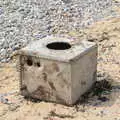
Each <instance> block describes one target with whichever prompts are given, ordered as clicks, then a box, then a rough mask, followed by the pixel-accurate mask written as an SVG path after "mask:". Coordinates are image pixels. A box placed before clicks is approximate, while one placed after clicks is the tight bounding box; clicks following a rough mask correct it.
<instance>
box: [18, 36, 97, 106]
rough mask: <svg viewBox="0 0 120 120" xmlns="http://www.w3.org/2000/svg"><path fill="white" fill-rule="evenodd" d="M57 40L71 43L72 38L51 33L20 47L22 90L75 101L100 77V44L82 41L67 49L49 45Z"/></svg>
mask: <svg viewBox="0 0 120 120" xmlns="http://www.w3.org/2000/svg"><path fill="white" fill-rule="evenodd" d="M56 41H58V42H67V43H69V44H71V39H67V38H59V37H52V36H49V37H46V38H44V39H42V40H39V41H36V42H33V43H32V44H30V45H28V46H27V47H26V48H23V49H22V50H21V51H19V55H20V56H19V60H20V62H19V64H20V66H19V67H20V68H19V69H20V81H21V82H20V84H21V93H22V94H23V95H24V96H31V97H33V98H37V99H41V100H45V101H53V102H57V103H62V104H67V105H71V104H74V103H75V102H76V101H77V100H78V99H79V97H80V96H81V95H82V94H83V93H85V92H86V91H87V90H88V89H89V88H90V87H91V86H92V84H93V83H94V82H95V80H96V68H97V46H96V44H95V43H92V42H88V41H81V42H80V43H77V44H71V48H70V49H66V50H53V49H48V48H47V47H46V45H47V44H49V43H51V42H56Z"/></svg>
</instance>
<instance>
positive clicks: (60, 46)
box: [47, 42, 71, 50]
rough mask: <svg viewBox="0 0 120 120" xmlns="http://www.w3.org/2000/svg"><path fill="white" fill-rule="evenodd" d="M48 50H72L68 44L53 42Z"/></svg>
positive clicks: (48, 46)
mask: <svg viewBox="0 0 120 120" xmlns="http://www.w3.org/2000/svg"><path fill="white" fill-rule="evenodd" d="M47 48H49V49H53V50H66V49H70V48H71V45H70V44H69V43H67V42H52V43H49V44H47Z"/></svg>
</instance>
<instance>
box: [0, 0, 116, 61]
mask: <svg viewBox="0 0 120 120" xmlns="http://www.w3.org/2000/svg"><path fill="white" fill-rule="evenodd" d="M111 3H112V2H111V0H11V1H10V0H0V62H8V61H9V60H10V56H11V54H12V53H13V52H14V51H16V50H18V49H20V48H22V47H24V46H25V45H27V44H28V43H29V42H31V41H33V40H38V39H40V38H43V37H45V36H47V35H51V34H67V33H68V32H69V31H72V30H78V29H81V28H85V27H87V26H88V25H90V24H92V23H94V22H96V21H98V20H101V19H102V18H104V17H106V16H109V15H110V14H111V13H112V14H113V15H114V12H111ZM115 3H116V2H115Z"/></svg>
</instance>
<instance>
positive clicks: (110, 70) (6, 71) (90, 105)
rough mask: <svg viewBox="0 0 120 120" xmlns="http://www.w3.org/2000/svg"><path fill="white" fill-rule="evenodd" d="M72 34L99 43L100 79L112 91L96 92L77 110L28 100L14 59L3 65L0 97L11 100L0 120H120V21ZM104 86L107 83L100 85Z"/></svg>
mask: <svg viewBox="0 0 120 120" xmlns="http://www.w3.org/2000/svg"><path fill="white" fill-rule="evenodd" d="M116 10H118V11H119V9H116ZM69 35H71V36H77V37H78V38H79V37H80V38H84V39H88V40H89V41H94V42H96V43H97V44H98V47H99V50H98V80H99V79H100V80H101V81H108V82H109V84H110V85H111V86H112V89H111V88H110V89H109V87H106V85H105V86H104V88H106V89H105V90H103V91H102V92H101V93H100V95H98V94H95V95H93V93H94V91H92V92H91V93H90V94H89V95H88V97H87V98H85V100H84V101H83V102H81V101H80V102H78V104H77V105H75V106H73V107H67V106H63V105H59V104H55V103H46V102H43V101H42V102H40V101H34V100H28V99H24V98H23V97H22V96H21V95H20V94H19V79H18V73H17V72H16V66H15V60H13V61H11V62H10V63H6V64H0V95H3V94H4V97H3V98H6V99H5V100H7V99H8V101H5V100H3V102H4V103H3V102H1V103H0V120H63V119H64V120H120V19H119V18H114V19H111V20H105V21H102V22H98V23H96V24H94V25H92V26H90V27H89V28H88V29H86V30H82V31H79V32H76V31H71V33H69ZM101 84H104V82H103V83H99V84H98V86H101ZM5 93H7V94H5ZM1 98H2V97H1ZM1 101H2V100H1Z"/></svg>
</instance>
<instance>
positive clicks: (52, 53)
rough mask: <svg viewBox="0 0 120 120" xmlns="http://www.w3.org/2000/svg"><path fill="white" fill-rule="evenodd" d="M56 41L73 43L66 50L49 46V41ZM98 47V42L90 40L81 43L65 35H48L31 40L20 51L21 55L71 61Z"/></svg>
mask: <svg viewBox="0 0 120 120" xmlns="http://www.w3.org/2000/svg"><path fill="white" fill-rule="evenodd" d="M54 42H66V43H69V44H70V45H71V48H69V49H66V50H53V49H49V48H47V45H48V44H49V43H54ZM95 47H97V45H96V43H94V42H89V41H85V40H84V41H80V42H79V43H78V42H77V43H76V42H75V43H74V42H73V39H68V38H63V37H53V36H47V37H45V38H42V39H40V40H38V41H34V42H31V43H30V44H29V45H27V46H26V47H25V48H23V49H21V50H19V51H18V54H21V55H30V56H35V57H40V58H45V59H52V60H57V61H63V62H70V61H73V60H75V59H76V58H79V57H81V56H82V55H84V54H85V53H87V52H89V50H91V49H93V48H95Z"/></svg>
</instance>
